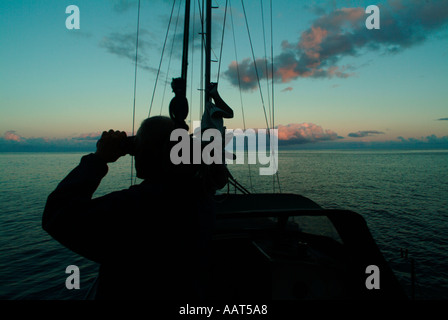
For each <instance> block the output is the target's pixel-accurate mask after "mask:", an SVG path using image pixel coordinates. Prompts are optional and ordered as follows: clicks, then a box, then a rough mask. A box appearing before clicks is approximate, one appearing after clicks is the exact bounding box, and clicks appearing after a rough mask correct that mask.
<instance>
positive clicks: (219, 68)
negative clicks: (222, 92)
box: [216, 0, 228, 83]
mask: <svg viewBox="0 0 448 320" xmlns="http://www.w3.org/2000/svg"><path fill="white" fill-rule="evenodd" d="M227 2H228V0H226V8H225V9H224V23H223V26H222V36H221V50H220V52H219V64H218V76H217V78H216V83H219V75H220V74H221V61H222V48H223V46H224V31H225V30H226V17H227Z"/></svg>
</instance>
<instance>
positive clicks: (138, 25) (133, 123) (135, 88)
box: [131, 0, 140, 186]
mask: <svg viewBox="0 0 448 320" xmlns="http://www.w3.org/2000/svg"><path fill="white" fill-rule="evenodd" d="M139 30H140V0H138V10H137V36H136V40H135V71H134V73H135V75H134V103H133V107H132V136H134V131H135V99H136V95H137V70H138V38H139ZM133 176H134V156H131V186H132V185H133V182H132V178H133Z"/></svg>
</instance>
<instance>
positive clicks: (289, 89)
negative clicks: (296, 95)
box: [282, 87, 293, 92]
mask: <svg viewBox="0 0 448 320" xmlns="http://www.w3.org/2000/svg"><path fill="white" fill-rule="evenodd" d="M292 90H293V88H292V87H287V88H285V89H283V90H282V92H288V91H292Z"/></svg>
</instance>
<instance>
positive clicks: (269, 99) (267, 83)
mask: <svg viewBox="0 0 448 320" xmlns="http://www.w3.org/2000/svg"><path fill="white" fill-rule="evenodd" d="M260 9H261V24H262V26H263V44H264V63H265V72H266V89H267V92H268V110H269V120H270V121H271V126H270V127H271V129H274V128H273V127H272V116H271V97H270V93H269V71H268V54H267V52H266V31H265V21H264V10H263V0H260ZM273 152H274V151H273V150H271V154H272V155H273ZM273 160H274V161H275V159H274V157H273ZM272 192H274V193H275V176H274V175H272Z"/></svg>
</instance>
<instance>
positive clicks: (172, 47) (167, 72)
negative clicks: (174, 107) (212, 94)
mask: <svg viewBox="0 0 448 320" xmlns="http://www.w3.org/2000/svg"><path fill="white" fill-rule="evenodd" d="M181 4H182V1H179V8H178V10H177V17H176V24H175V27H174V33H173V42H172V43H171V50H170V58H169V59H168V67H167V69H166V78H165V86H164V87H163V94H162V102H161V104H160V113H159V115H162V109H163V103H164V101H165V93H166V86H167V85H168V76H169V74H170V66H171V59H172V57H173V49H174V43H175V42H176V41H175V40H176V35H177V25H178V22H179V16H180V7H181Z"/></svg>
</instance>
